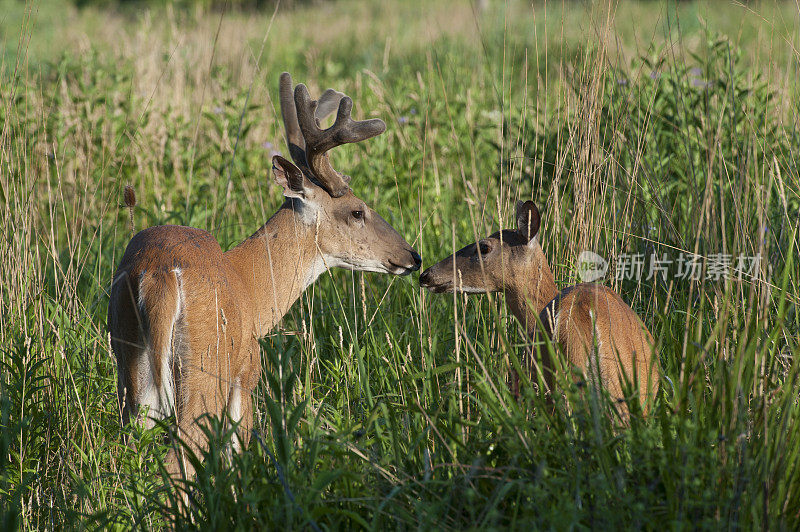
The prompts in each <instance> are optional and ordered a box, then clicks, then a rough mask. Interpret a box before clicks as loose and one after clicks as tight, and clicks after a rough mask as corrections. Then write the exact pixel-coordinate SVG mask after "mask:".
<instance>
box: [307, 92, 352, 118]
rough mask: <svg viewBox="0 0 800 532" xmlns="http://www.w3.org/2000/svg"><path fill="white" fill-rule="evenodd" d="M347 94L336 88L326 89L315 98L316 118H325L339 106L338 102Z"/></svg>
mask: <svg viewBox="0 0 800 532" xmlns="http://www.w3.org/2000/svg"><path fill="white" fill-rule="evenodd" d="M346 97H347V96H346V95H345V94H343V93H341V92H339V91H337V90H333V89H328V90H326V91H325V92H323V93H322V96H320V97H319V100H317V110H316V111H315V112H314V116H315V117H316V118H317V120H320V121H322V120H325V118H327V117H328V115H330V114H331V113H332V112H334V111H335V110H336V109H338V108H339V102H340V101H342V98H346Z"/></svg>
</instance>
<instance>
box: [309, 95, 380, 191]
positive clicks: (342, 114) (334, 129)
mask: <svg viewBox="0 0 800 532" xmlns="http://www.w3.org/2000/svg"><path fill="white" fill-rule="evenodd" d="M320 100H322V98H320ZM294 102H295V107H296V108H297V119H298V123H299V124H300V130H301V131H302V132H303V137H304V138H305V140H306V161H307V162H308V166H309V168H310V169H311V171H312V172H314V175H315V176H316V177H317V179H319V181H320V182H321V183H322V184H323V186H324V187H325V188H326V189H327V190H328V192H329V193H330V195H331V196H333V197H339V196H342V195H344V194H345V193H346V192H347V190H348V188H349V186H348V184H347V179H346V178H345V177H344V176H343V175H342V174H341V173H339V172H337V171H336V170H335V169H334V168H333V167H332V166H331V163H330V160H329V159H328V156H327V152H328V150H330V149H332V148H335V147H336V146H341V145H342V144H349V143H353V142H360V141H362V140H366V139H369V138H372V137H374V136H375V135H380V134H381V133H383V132H384V131H386V124H385V123H384V122H383V120H381V119H379V118H373V119H371V120H363V121H356V120H353V119H352V118H351V117H350V112H351V111H352V109H353V100H351V99H350V98H349V97H347V96H343V97H342V98H341V100H340V101H339V111H338V113H337V114H336V121H335V122H334V123H333V125H332V126H331V127H329V128H328V129H325V130H323V129H321V128H320V125H319V121H318V120H317V118H316V115H318V114H320V113H318V105H319V104H318V102H317V101H315V100H312V99H311V96H310V95H309V93H308V89H307V88H306V86H305V85H303V84H302V83H301V84H299V85H297V87H295V90H294Z"/></svg>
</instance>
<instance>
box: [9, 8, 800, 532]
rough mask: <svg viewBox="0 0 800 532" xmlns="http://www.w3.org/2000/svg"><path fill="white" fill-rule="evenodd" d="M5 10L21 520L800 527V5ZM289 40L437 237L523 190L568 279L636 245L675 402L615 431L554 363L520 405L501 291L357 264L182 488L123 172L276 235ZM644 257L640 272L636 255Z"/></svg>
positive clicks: (616, 264)
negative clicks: (112, 318)
mask: <svg viewBox="0 0 800 532" xmlns="http://www.w3.org/2000/svg"><path fill="white" fill-rule="evenodd" d="M434 4H435V5H434ZM0 13H2V14H0V53H2V55H0V128H1V130H0V204H2V207H3V208H2V210H1V211H0V219H1V220H2V222H0V291H1V295H0V315H2V321H0V363H1V364H0V368H1V369H0V392H1V394H2V395H1V398H0V527H1V528H4V529H5V528H8V527H13V526H17V527H22V528H26V529H27V528H36V529H40V528H47V529H50V528H73V527H75V528H82V527H88V528H95V527H119V528H129V527H131V526H135V527H142V528H151V527H164V526H177V527H193V526H197V527H204V528H205V527H213V528H215V529H224V528H234V527H240V528H247V529H251V528H255V527H271V528H277V527H281V528H283V527H291V528H305V529H308V528H311V529H314V530H317V529H328V528H334V529H335V528H345V527H347V528H367V529H386V528H397V529H405V528H421V529H430V528H437V529H463V528H476V529H478V528H481V529H486V528H506V527H514V528H520V529H521V528H528V529H530V528H553V529H573V528H581V529H582V528H599V529H616V528H646V529H652V528H657V527H658V528H661V527H668V528H671V529H687V528H713V529H718V528H731V529H739V528H743V529H756V528H757V529H761V528H769V529H777V530H780V529H797V528H798V527H800V419H799V417H800V404H798V401H800V382H799V379H800V361H798V360H795V358H794V357H795V356H796V355H798V354H800V347H799V346H798V341H799V340H800V315H798V304H800V290H798V283H800V268H798V266H797V260H798V251H800V249H798V247H799V246H800V238H799V237H798V234H797V229H798V218H799V217H800V216H799V208H800V169H798V154H800V123H799V122H798V121H799V120H800V119H799V118H798V117H800V103H798V102H800V79H799V78H798V72H799V69H798V67H799V66H800V52H798V50H800V9H799V8H798V7H797V4H796V3H794V2H789V3H786V4H782V3H777V4H776V3H774V2H767V1H764V2H755V3H751V4H748V5H747V6H743V5H739V4H738V3H730V4H728V3H724V2H697V3H695V2H681V3H678V4H673V3H668V4H665V3H660V2H646V3H642V4H638V3H630V2H618V3H616V2H615V3H612V4H604V5H599V4H598V5H594V6H593V7H591V6H590V3H572V2H552V3H540V2H534V3H533V4H532V5H531V4H529V3H527V2H514V1H508V2H501V1H490V2H487V3H486V8H485V9H482V10H480V9H474V8H473V5H472V4H471V3H470V2H468V1H467V0H446V1H443V2H436V3H433V2H430V3H429V2H424V1H422V0H413V1H410V2H395V3H390V2H369V3H362V2H356V1H354V0H353V1H345V0H343V1H340V2H319V3H314V2H311V3H302V2H296V3H294V5H293V6H292V7H291V8H289V7H287V6H283V7H281V6H278V7H277V8H276V9H275V10H274V11H272V10H271V9H267V10H266V11H261V12H243V13H237V12H224V11H207V10H204V9H199V8H191V7H189V8H187V7H182V8H178V7H158V8H146V7H142V5H136V4H134V5H133V6H132V7H125V8H114V7H106V8H105V9H98V8H93V7H87V8H85V9H83V10H78V9H76V8H75V7H73V5H72V4H70V3H62V2H57V1H55V0H41V1H32V2H27V3H26V2H22V1H17V0H0ZM283 70H288V71H290V72H292V74H293V76H294V78H295V80H296V81H298V82H300V81H302V82H305V83H307V84H308V85H309V86H310V88H311V90H312V94H319V93H320V90H322V89H324V88H326V87H328V86H333V87H335V88H337V89H339V90H342V91H344V92H346V93H348V94H349V95H351V96H352V97H353V100H354V102H355V114H357V115H358V116H359V117H365V116H377V117H380V118H382V119H383V120H385V121H386V123H387V126H388V128H387V132H386V133H385V134H383V135H381V136H379V137H377V138H376V139H374V140H371V141H368V142H364V143H362V144H361V145H358V146H349V147H342V148H339V149H337V150H336V151H335V152H334V155H333V158H334V160H335V166H337V167H339V168H341V169H343V170H345V171H346V172H347V173H348V174H350V175H352V176H353V182H352V185H353V188H354V190H355V192H356V194H358V195H359V196H360V197H362V198H363V199H364V200H366V201H367V202H368V203H370V204H371V205H372V206H374V207H375V208H376V210H378V212H379V213H381V215H382V216H383V217H384V218H386V219H387V220H388V221H389V222H390V223H391V224H393V225H394V227H396V228H397V229H398V230H399V231H400V232H401V233H402V234H403V235H404V237H405V238H406V239H407V240H408V241H409V242H411V243H412V244H413V245H414V246H415V247H416V248H417V249H418V250H419V252H420V253H421V255H422V257H423V261H424V262H423V266H424V267H425V266H430V265H431V264H433V263H435V262H436V261H438V260H439V259H441V258H443V257H444V256H445V255H448V254H449V253H451V252H452V250H453V249H457V248H459V247H461V246H462V245H464V244H466V243H469V242H471V241H473V240H474V239H475V238H476V237H480V236H483V235H485V234H487V233H489V232H491V231H493V230H495V229H496V228H498V227H500V226H503V227H508V226H510V225H512V224H513V208H514V204H515V202H516V201H517V200H519V199H533V200H534V201H536V202H537V204H538V205H539V207H540V209H541V210H542V213H543V229H542V232H541V233H540V240H541V242H542V244H543V247H544V251H545V254H546V255H547V256H548V258H549V259H550V263H551V265H552V267H553V270H554V273H555V275H556V279H557V281H558V284H559V286H567V285H569V284H572V283H574V282H576V280H577V279H578V269H577V263H576V260H577V257H578V255H579V253H580V252H581V251H583V250H591V251H594V252H596V253H598V254H600V255H601V256H602V257H604V258H606V259H608V260H609V261H610V263H611V267H610V269H609V272H608V273H607V275H606V277H605V278H604V279H603V280H602V282H604V283H605V284H608V285H609V286H612V287H614V288H615V289H617V290H618V291H619V292H620V293H621V294H622V295H623V298H624V299H625V300H626V301H628V302H629V303H630V305H631V306H632V307H633V308H634V309H635V310H636V311H637V312H638V313H639V314H640V315H641V316H642V318H643V320H644V321H645V323H646V324H647V326H648V327H649V328H650V330H651V331H652V333H653V335H654V337H655V338H656V341H657V344H658V345H657V347H658V352H659V356H660V360H661V365H662V366H663V369H664V378H663V380H662V384H661V391H660V394H659V397H658V399H657V402H656V406H655V408H654V410H653V412H652V414H651V415H650V416H648V417H646V418H645V417H642V416H640V415H634V416H633V418H632V421H631V426H630V428H629V429H626V430H618V429H615V427H614V423H613V422H612V420H611V416H610V415H608V413H609V412H610V408H611V405H610V404H609V401H608V399H607V398H603V397H601V398H599V399H600V400H599V401H596V400H593V399H592V398H587V394H582V393H580V389H579V388H580V387H579V385H578V384H575V383H573V382H572V379H571V378H568V376H565V378H564V379H563V381H562V383H563V388H562V390H561V391H562V392H563V393H560V394H556V396H555V411H554V412H553V411H552V409H549V408H548V407H547V398H546V397H545V395H544V393H543V392H540V391H539V387H538V386H537V383H536V379H535V378H534V379H533V382H526V383H525V384H524V385H523V390H522V392H523V398H522V399H521V400H519V401H516V400H515V399H514V398H513V397H512V396H511V394H510V393H509V391H508V389H507V386H506V379H507V376H508V373H509V370H510V368H511V367H513V366H515V365H518V364H519V356H520V353H521V350H522V349H524V348H525V344H526V339H525V336H524V334H523V333H522V332H521V330H520V327H519V325H518V324H517V323H516V322H515V320H514V319H513V317H512V316H511V315H510V314H509V312H508V311H507V310H506V307H505V305H504V303H503V300H502V295H496V296H473V297H465V296H457V297H453V296H435V295H432V294H429V293H427V292H425V291H423V290H421V289H420V288H419V287H418V285H417V281H416V274H415V275H413V276H411V277H404V278H391V277H388V276H381V275H377V274H359V273H355V274H354V273H351V272H346V271H331V272H330V273H329V274H324V275H323V276H322V277H321V278H320V280H319V281H318V282H317V283H316V284H315V285H313V286H312V287H310V288H309V289H308V291H307V292H306V294H305V295H304V296H303V297H302V299H301V301H299V302H298V303H297V304H295V306H294V307H293V309H292V310H291V312H290V313H289V314H288V315H287V316H286V318H285V319H284V321H283V323H282V325H281V327H279V328H278V329H277V330H276V331H274V334H273V335H271V336H269V337H268V338H266V339H265V340H264V342H263V355H264V356H263V365H264V371H265V373H266V375H267V376H266V377H265V378H264V379H262V383H261V385H260V386H259V388H258V389H257V393H256V400H255V410H256V412H255V427H256V432H257V436H256V437H254V438H253V440H252V441H251V445H250V447H249V448H248V449H247V450H246V451H245V452H242V453H240V454H238V455H236V456H234V458H233V460H232V463H229V462H227V461H226V460H225V459H223V458H222V457H221V455H222V454H223V452H224V448H223V445H224V442H225V438H226V435H225V434H220V435H219V436H220V437H215V438H212V440H213V442H214V444H213V445H212V447H211V449H209V456H208V457H206V459H205V461H204V462H203V466H202V467H200V468H199V471H198V476H197V479H196V480H195V481H193V482H192V484H191V485H179V486H173V485H171V483H170V481H169V480H166V479H165V477H164V475H163V474H162V469H161V467H160V461H161V459H162V457H163V454H164V451H165V449H164V448H163V445H161V444H160V443H159V442H160V441H161V439H160V438H159V437H158V430H154V431H143V430H141V429H139V428H137V427H128V428H125V429H122V428H121V427H120V416H119V412H118V408H117V400H116V365H115V359H114V356H113V353H112V352H111V351H110V346H109V337H108V332H107V330H106V326H105V316H106V309H107V305H108V289H109V285H110V282H111V278H112V274H113V271H114V268H115V267H116V264H117V263H118V262H119V259H120V258H121V255H122V252H123V250H124V249H125V245H126V243H127V241H128V240H129V238H130V229H129V221H128V213H127V210H126V209H125V208H124V207H123V206H122V205H121V204H122V188H123V187H124V186H125V185H126V184H128V183H130V184H131V185H133V186H134V188H135V189H136V191H137V194H138V197H139V203H138V206H137V208H136V212H135V224H136V228H137V230H138V229H142V228H144V227H147V226H151V225H157V224H164V223H178V224H186V225H192V226H196V227H200V228H203V229H207V230H209V231H211V232H212V233H213V234H214V235H215V236H216V237H217V239H218V240H219V242H220V244H221V245H222V247H223V249H227V248H229V247H231V246H233V245H235V244H236V243H238V242H239V241H241V240H242V239H243V238H245V237H247V236H249V235H250V234H251V233H253V232H254V231H255V230H256V229H257V228H258V227H259V226H260V225H261V224H262V223H263V222H264V221H266V219H267V218H268V217H269V215H270V214H271V213H272V212H273V211H274V210H275V209H276V208H277V207H278V206H279V205H280V203H281V201H282V197H281V195H280V192H279V187H277V186H275V185H274V184H273V181H272V177H271V175H270V167H271V162H270V157H271V154H272V153H274V152H282V153H284V154H285V153H286V148H285V144H284V140H283V133H282V126H281V124H280V120H279V110H278V102H277V87H278V75H279V74H280V72H281V71H283ZM636 254H641V256H642V257H643V258H644V268H643V274H642V275H640V276H637V275H632V276H624V275H618V274H619V273H620V272H622V271H624V270H622V267H623V265H624V264H625V262H624V259H625V258H626V257H628V258H629V257H631V256H635V255H636ZM653 254H655V255H656V256H657V257H658V258H664V257H665V256H666V258H667V259H668V260H670V261H671V264H670V265H669V268H668V270H667V271H666V272H665V273H664V274H663V275H653V276H649V275H648V273H649V265H650V264H652V262H651V258H652V256H653ZM682 257H683V258H682ZM686 257H694V258H695V259H696V264H699V265H700V268H701V269H699V270H697V272H696V273H697V275H696V276H695V277H696V278H695V279H692V278H691V276H686V275H683V274H685V273H686V268H685V267H686V263H685V262H681V261H683V260H684V259H685V258H686ZM725 257H729V259H730V261H731V262H730V264H727V263H726V262H725V261H726V260H728V259H725ZM739 257H760V262H759V263H758V264H755V266H756V267H754V268H752V269H750V270H749V271H747V272H745V273H742V274H739V273H736V272H735V268H736V266H737V265H738V260H739ZM720 265H723V266H729V270H728V271H729V272H731V274H730V275H715V274H714V272H715V271H716V272H719V271H720V270H719V266H720ZM620 277H626V278H620ZM627 277H630V278H627ZM126 435H127V436H129V437H132V438H134V440H135V441H137V442H138V444H139V445H138V448H139V451H138V452H137V451H134V450H133V449H132V448H131V447H128V446H126V445H124V444H123V439H124V437H125V436H126ZM227 436H228V437H229V435H227ZM180 491H188V492H189V493H190V495H191V499H192V501H193V504H192V505H190V508H189V510H188V511H186V512H184V513H179V512H176V511H174V510H173V509H172V508H173V506H172V505H171V499H172V498H173V497H174V496H175V494H176V493H178V492H180Z"/></svg>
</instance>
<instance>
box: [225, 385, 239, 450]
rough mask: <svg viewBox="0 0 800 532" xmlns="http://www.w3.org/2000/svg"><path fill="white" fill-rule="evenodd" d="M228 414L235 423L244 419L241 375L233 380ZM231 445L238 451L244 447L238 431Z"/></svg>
mask: <svg viewBox="0 0 800 532" xmlns="http://www.w3.org/2000/svg"><path fill="white" fill-rule="evenodd" d="M228 415H229V416H230V417H231V421H232V422H233V423H239V422H240V421H241V420H242V385H241V380H239V377H237V378H236V379H235V380H234V381H233V385H232V386H231V397H230V401H228ZM231 445H232V446H233V450H234V451H236V452H239V451H240V450H241V449H242V442H241V440H240V439H239V434H238V432H237V433H235V434H234V435H233V439H232V441H231Z"/></svg>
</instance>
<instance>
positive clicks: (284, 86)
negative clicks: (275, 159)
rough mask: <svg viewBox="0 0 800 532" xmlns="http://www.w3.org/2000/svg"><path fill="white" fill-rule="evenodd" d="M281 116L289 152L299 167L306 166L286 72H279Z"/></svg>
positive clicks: (304, 142)
mask: <svg viewBox="0 0 800 532" xmlns="http://www.w3.org/2000/svg"><path fill="white" fill-rule="evenodd" d="M280 100H281V116H282V117H283V128H284V130H285V133H286V144H288V145H289V154H290V155H291V156H292V160H293V161H294V163H295V164H296V165H298V166H299V167H300V168H305V167H306V141H305V139H304V138H303V133H302V131H301V130H300V124H299V123H298V121H297V107H296V106H295V103H294V97H293V96H292V76H291V74H289V73H288V72H284V73H283V74H281V78H280Z"/></svg>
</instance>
